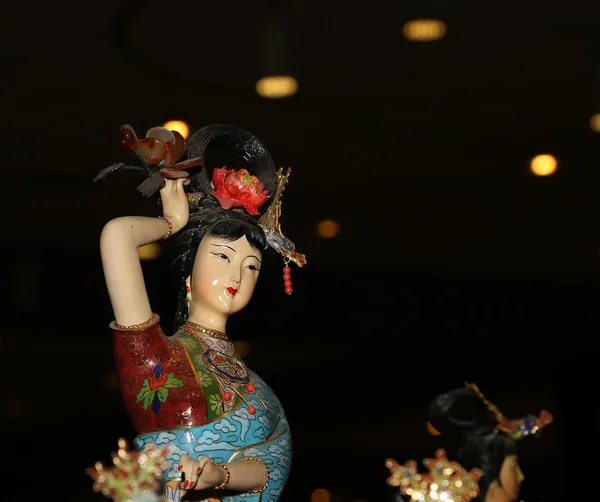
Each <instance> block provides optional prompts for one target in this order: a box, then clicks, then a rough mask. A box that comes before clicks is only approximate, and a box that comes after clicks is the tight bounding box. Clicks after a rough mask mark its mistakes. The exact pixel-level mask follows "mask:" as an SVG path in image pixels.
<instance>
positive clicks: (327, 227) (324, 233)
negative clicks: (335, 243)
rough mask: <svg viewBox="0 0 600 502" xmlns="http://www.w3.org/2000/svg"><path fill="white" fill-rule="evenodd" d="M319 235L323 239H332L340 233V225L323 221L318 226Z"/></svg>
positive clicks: (335, 222)
mask: <svg viewBox="0 0 600 502" xmlns="http://www.w3.org/2000/svg"><path fill="white" fill-rule="evenodd" d="M317 233H318V234H319V237H323V239H331V238H332V237H335V236H336V235H337V234H339V233H340V225H339V223H338V222H337V221H334V220H323V221H321V222H320V223H319V224H318V225H317Z"/></svg>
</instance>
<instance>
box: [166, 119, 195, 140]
mask: <svg viewBox="0 0 600 502" xmlns="http://www.w3.org/2000/svg"><path fill="white" fill-rule="evenodd" d="M163 127H165V128H167V129H169V131H177V132H178V133H179V134H181V135H182V136H183V139H187V137H188V135H189V134H190V128H189V127H188V125H187V124H186V123H185V122H183V121H181V120H169V121H168V122H166V123H165V124H164V125H163Z"/></svg>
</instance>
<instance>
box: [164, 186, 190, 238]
mask: <svg viewBox="0 0 600 502" xmlns="http://www.w3.org/2000/svg"><path fill="white" fill-rule="evenodd" d="M185 181H186V180H185V178H179V179H175V180H170V179H167V180H165V186H164V187H162V188H161V189H160V198H161V200H162V207H163V216H164V217H165V218H166V219H168V220H169V221H170V222H171V225H173V233H176V232H179V231H180V230H181V229H182V228H183V227H185V226H186V225H187V222H188V220H189V219H190V207H189V205H188V200H187V197H186V195H185V190H184V188H183V185H184V183H185Z"/></svg>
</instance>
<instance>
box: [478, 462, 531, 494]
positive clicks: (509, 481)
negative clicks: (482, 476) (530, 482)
mask: <svg viewBox="0 0 600 502" xmlns="http://www.w3.org/2000/svg"><path fill="white" fill-rule="evenodd" d="M524 479H525V476H524V475H523V472H522V471H521V467H520V466H519V460H518V459H517V456H516V455H508V456H507V457H506V458H505V459H504V462H503V463H502V468H501V469H500V483H498V482H497V481H494V482H493V483H492V484H491V485H490V488H489V489H488V493H487V496H486V498H485V499H486V502H514V501H516V500H518V498H519V490H520V488H521V483H522V482H523V480H524Z"/></svg>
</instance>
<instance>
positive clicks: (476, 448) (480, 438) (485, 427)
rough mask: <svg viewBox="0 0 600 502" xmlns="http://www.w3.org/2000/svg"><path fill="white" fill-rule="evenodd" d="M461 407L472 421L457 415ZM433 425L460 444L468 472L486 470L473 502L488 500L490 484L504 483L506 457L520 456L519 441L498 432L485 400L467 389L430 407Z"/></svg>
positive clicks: (458, 457) (448, 394) (460, 457)
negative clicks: (502, 477) (503, 470)
mask: <svg viewBox="0 0 600 502" xmlns="http://www.w3.org/2000/svg"><path fill="white" fill-rule="evenodd" d="M459 407H464V408H465V409H466V410H467V411H468V414H469V415H470V417H469V419H466V420H461V419H458V418H456V417H455V416H453V415H454V413H455V412H456V408H459ZM453 412H454V413H453ZM429 422H430V423H431V425H433V427H435V428H436V429H437V430H438V431H439V432H440V433H441V434H442V435H444V436H447V437H448V438H450V439H451V440H452V439H453V440H455V441H458V443H459V446H458V451H457V453H456V457H455V460H456V461H457V462H459V463H460V464H461V465H462V466H463V467H464V468H465V469H467V470H471V469H473V468H474V467H477V468H479V469H481V470H482V471H483V476H482V477H481V479H480V480H479V483H478V485H479V496H478V497H477V498H476V499H473V502H482V501H484V500H485V496H486V494H487V491H488V489H489V487H490V485H491V484H492V483H493V482H494V481H497V482H498V483H500V484H501V481H500V471H501V470H502V464H503V463H504V460H505V459H506V457H508V456H510V455H516V454H517V443H516V441H515V440H514V439H512V438H510V437H508V436H506V435H505V434H503V433H501V432H496V431H495V426H494V424H493V422H492V421H491V419H490V413H489V410H488V409H487V407H486V406H485V404H484V403H483V401H482V400H481V399H480V398H479V397H478V396H476V395H475V394H474V393H473V392H472V391H471V390H469V389H466V388H458V389H454V390H451V391H450V392H446V393H444V394H441V395H440V396H438V397H436V398H435V399H434V400H433V402H432V403H431V406H430V410H429Z"/></svg>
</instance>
